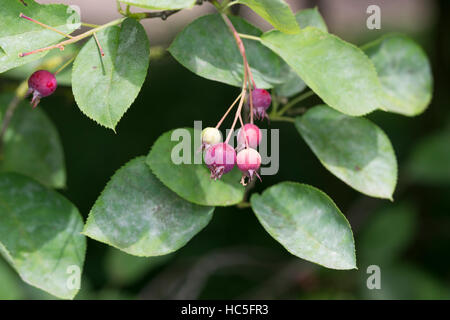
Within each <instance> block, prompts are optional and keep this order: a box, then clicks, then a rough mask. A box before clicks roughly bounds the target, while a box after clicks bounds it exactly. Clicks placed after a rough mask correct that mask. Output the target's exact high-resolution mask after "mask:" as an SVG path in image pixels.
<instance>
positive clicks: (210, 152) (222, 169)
mask: <svg viewBox="0 0 450 320" xmlns="http://www.w3.org/2000/svg"><path fill="white" fill-rule="evenodd" d="M205 163H206V165H207V166H208V168H209V170H210V171H211V179H214V180H217V179H220V178H221V177H222V175H224V174H225V173H228V172H230V171H231V170H232V169H233V168H234V165H235V164H236V151H235V150H234V149H233V147H232V146H230V145H229V144H228V143H217V144H215V145H213V146H211V147H210V148H208V149H207V150H206V152H205Z"/></svg>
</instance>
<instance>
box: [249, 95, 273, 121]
mask: <svg viewBox="0 0 450 320" xmlns="http://www.w3.org/2000/svg"><path fill="white" fill-rule="evenodd" d="M252 101H253V114H254V116H255V117H256V119H264V118H267V113H266V110H267V109H269V107H270V104H271V103H272V97H271V96H270V93H269V92H268V91H267V90H264V89H258V88H256V89H254V90H253V91H252Z"/></svg>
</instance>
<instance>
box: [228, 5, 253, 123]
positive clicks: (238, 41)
mask: <svg viewBox="0 0 450 320" xmlns="http://www.w3.org/2000/svg"><path fill="white" fill-rule="evenodd" d="M221 16H222V18H223V20H224V21H225V23H226V25H227V26H228V29H230V31H231V33H232V34H233V37H234V39H235V41H236V44H237V46H238V49H239V51H240V52H241V55H242V59H243V63H244V78H245V79H244V83H246V82H247V81H248V82H249V92H250V123H253V99H252V86H253V88H255V87H256V84H255V81H254V80H253V74H252V71H251V69H250V65H249V64H248V60H247V54H246V52H245V47H244V43H243V42H242V39H241V37H240V36H239V33H238V32H237V30H236V28H235V27H234V26H233V23H232V22H231V20H230V19H229V18H228V16H227V15H226V14H224V13H222V14H221ZM250 81H251V82H250ZM244 94H245V93H244Z"/></svg>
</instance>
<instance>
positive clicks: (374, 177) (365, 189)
mask: <svg viewBox="0 0 450 320" xmlns="http://www.w3.org/2000/svg"><path fill="white" fill-rule="evenodd" d="M295 126H296V127H297V130H298V131H299V132H300V134H301V136H302V137H303V139H305V141H306V143H307V144H308V145H309V147H310V148H311V149H312V151H313V152H314V154H315V155H316V156H317V157H318V158H319V160H320V162H321V163H322V164H323V165H324V166H325V168H327V169H328V170H329V171H330V172H331V173H332V174H334V175H335V176H336V177H338V178H339V179H341V180H342V181H344V182H345V183H347V184H348V185H349V186H351V187H352V188H354V189H356V190H358V191H359V192H362V193H364V194H366V195H369V196H372V197H377V198H387V199H392V194H393V192H394V189H395V185H396V183H397V161H396V158H395V153H394V150H393V148H392V145H391V142H390V141H389V138H388V137H387V136H386V134H385V133H384V132H383V131H382V130H381V129H380V128H379V127H378V126H376V125H375V124H373V123H372V122H371V121H369V120H367V119H364V118H354V117H349V116H346V115H344V114H342V113H339V112H337V111H335V110H333V109H330V108H328V107H327V106H323V105H322V106H317V107H314V108H312V109H310V110H309V111H308V112H306V114H304V115H303V116H302V117H297V118H296V120H295Z"/></svg>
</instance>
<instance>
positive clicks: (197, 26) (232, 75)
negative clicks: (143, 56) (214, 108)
mask: <svg viewBox="0 0 450 320" xmlns="http://www.w3.org/2000/svg"><path fill="white" fill-rule="evenodd" d="M230 20H231V21H232V23H233V25H234V27H235V28H236V30H237V31H238V32H241V33H246V34H249V35H253V36H260V35H261V34H262V32H261V31H260V30H259V29H257V28H256V27H254V26H252V25H250V24H249V23H248V22H246V21H245V20H243V19H241V18H238V17H230ZM211 35H214V36H211ZM243 42H244V46H245V50H246V53H247V58H248V61H249V64H250V68H251V70H252V73H253V77H254V80H255V82H256V86H257V87H259V88H271V87H272V86H273V85H274V84H277V83H282V82H283V81H284V78H283V76H284V75H283V71H285V68H286V65H285V63H284V62H283V60H281V59H280V58H279V57H278V56H277V55H276V54H274V53H273V52H272V51H270V50H268V49H267V48H266V47H264V46H263V45H261V43H259V42H258V41H253V40H246V39H244V40H243ZM169 51H170V53H171V54H172V56H173V57H174V58H175V59H176V60H177V61H178V62H179V63H181V64H182V65H183V66H185V67H186V68H188V69H189V70H190V71H192V72H193V73H195V74H197V75H199V76H201V77H204V78H206V79H210V80H215V81H219V82H223V83H226V84H229V85H232V86H236V87H241V86H242V82H243V79H244V65H243V62H242V56H241V54H240V52H239V50H238V47H237V45H236V41H235V39H234V37H233V35H232V34H231V32H230V30H228V28H227V25H226V24H225V22H224V21H223V19H222V17H221V16H220V15H218V14H211V15H206V16H203V17H200V18H198V19H197V20H195V21H194V22H192V23H191V24H189V25H188V26H187V27H186V28H185V29H184V30H183V31H181V32H180V33H179V34H178V36H177V37H176V38H175V40H174V42H173V43H172V45H171V46H170V48H169Z"/></svg>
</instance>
